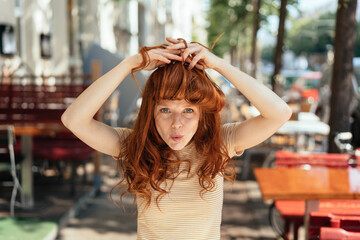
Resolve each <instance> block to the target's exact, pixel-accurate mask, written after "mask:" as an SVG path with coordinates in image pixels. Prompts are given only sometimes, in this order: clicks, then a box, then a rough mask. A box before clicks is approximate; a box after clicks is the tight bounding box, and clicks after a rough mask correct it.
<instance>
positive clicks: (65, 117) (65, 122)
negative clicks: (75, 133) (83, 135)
mask: <svg viewBox="0 0 360 240" xmlns="http://www.w3.org/2000/svg"><path fill="white" fill-rule="evenodd" d="M61 122H62V124H63V125H64V126H65V127H66V128H69V117H68V115H67V114H66V111H65V112H63V114H62V115H61Z"/></svg>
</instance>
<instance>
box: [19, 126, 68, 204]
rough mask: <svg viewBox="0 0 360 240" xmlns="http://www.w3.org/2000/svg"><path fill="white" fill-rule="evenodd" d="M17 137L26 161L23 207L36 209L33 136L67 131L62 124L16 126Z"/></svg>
mask: <svg viewBox="0 0 360 240" xmlns="http://www.w3.org/2000/svg"><path fill="white" fill-rule="evenodd" d="M14 127H15V135H16V136H21V151H22V154H23V155H24V160H23V161H22V166H21V187H22V191H23V198H22V200H21V203H22V207H23V208H26V209H31V208H33V207H34V193H33V174H32V166H33V154H32V148H33V136H52V135H55V134H56V133H58V132H63V131H66V128H65V127H64V126H63V125H62V124H61V123H43V124H42V123H34V124H26V125H25V124H24V125H14Z"/></svg>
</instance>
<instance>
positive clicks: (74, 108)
mask: <svg viewBox="0 0 360 240" xmlns="http://www.w3.org/2000/svg"><path fill="white" fill-rule="evenodd" d="M141 61H142V58H141V56H140V55H139V54H137V55H134V56H132V57H129V58H126V59H124V60H123V61H122V62H121V63H119V64H118V65H117V66H116V67H114V68H113V69H112V70H110V71H109V72H107V73H106V74H105V75H103V76H102V77H100V78H99V79H97V80H96V81H95V82H94V83H92V84H91V85H90V86H89V87H88V88H87V89H85V91H84V92H82V93H81V94H80V95H79V96H78V97H77V98H76V100H75V101H74V102H73V103H72V104H71V105H70V106H69V107H68V108H67V109H66V111H65V112H64V113H63V115H62V116H61V121H62V122H63V123H64V125H65V126H66V127H68V128H69V127H71V126H73V125H77V124H86V123H88V122H90V121H91V120H92V119H93V117H94V115H95V114H96V112H97V111H98V110H99V109H100V108H101V106H102V105H103V104H104V102H105V101H106V100H107V99H108V98H109V96H110V95H111V94H112V93H113V92H114V91H115V89H116V88H117V87H118V86H119V85H120V83H121V82H122V81H123V80H124V78H125V77H126V76H127V75H128V74H129V73H130V72H131V69H132V68H133V67H135V66H137V65H139V64H140V63H141Z"/></svg>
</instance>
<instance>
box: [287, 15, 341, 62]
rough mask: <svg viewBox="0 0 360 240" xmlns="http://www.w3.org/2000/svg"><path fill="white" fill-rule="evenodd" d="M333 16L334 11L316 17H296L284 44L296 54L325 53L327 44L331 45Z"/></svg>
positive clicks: (333, 29)
mask: <svg viewBox="0 0 360 240" xmlns="http://www.w3.org/2000/svg"><path fill="white" fill-rule="evenodd" d="M335 17H336V16H335V13H325V14H322V15H321V16H320V17H319V18H317V19H313V18H303V19H296V20H295V21H293V26H292V28H291V30H290V31H289V37H288V38H287V39H286V43H285V44H286V46H287V47H288V48H289V50H291V51H293V52H294V53H295V54H296V55H297V56H299V55H301V54H304V53H305V54H307V55H309V54H315V53H326V52H327V50H328V49H327V45H333V41H334V35H335Z"/></svg>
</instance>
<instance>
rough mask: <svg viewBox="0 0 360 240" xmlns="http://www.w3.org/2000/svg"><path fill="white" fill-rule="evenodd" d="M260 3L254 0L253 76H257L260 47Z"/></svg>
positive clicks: (259, 0) (258, 0)
mask: <svg viewBox="0 0 360 240" xmlns="http://www.w3.org/2000/svg"><path fill="white" fill-rule="evenodd" d="M260 3H261V0H253V9H254V21H253V32H252V49H251V64H252V68H251V76H252V77H254V78H256V71H257V60H258V58H257V57H258V49H257V32H258V30H259V25H260V12H259V11H260Z"/></svg>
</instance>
